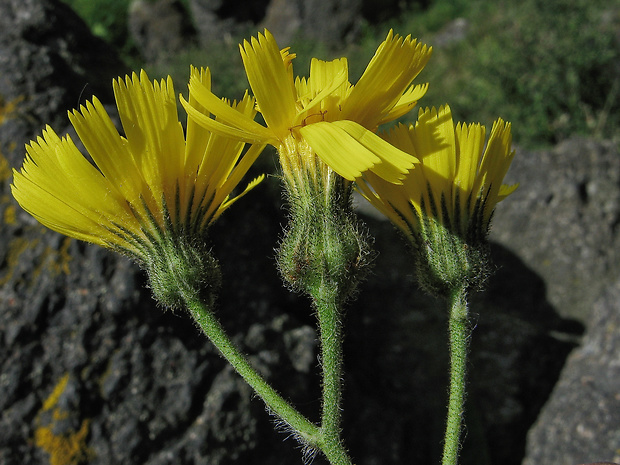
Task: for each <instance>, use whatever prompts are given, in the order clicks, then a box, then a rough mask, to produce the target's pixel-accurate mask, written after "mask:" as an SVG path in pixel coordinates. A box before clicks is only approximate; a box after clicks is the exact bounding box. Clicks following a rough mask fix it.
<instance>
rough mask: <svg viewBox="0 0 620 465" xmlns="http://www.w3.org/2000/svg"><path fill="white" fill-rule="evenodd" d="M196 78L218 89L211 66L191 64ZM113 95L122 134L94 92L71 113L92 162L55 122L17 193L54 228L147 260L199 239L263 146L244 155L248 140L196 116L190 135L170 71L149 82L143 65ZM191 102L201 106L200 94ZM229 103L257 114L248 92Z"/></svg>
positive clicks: (31, 155) (17, 182) (18, 177)
mask: <svg viewBox="0 0 620 465" xmlns="http://www.w3.org/2000/svg"><path fill="white" fill-rule="evenodd" d="M191 75H192V79H193V80H194V81H195V82H200V83H201V85H202V86H204V88H205V89H208V88H209V87H210V80H211V79H210V75H209V73H208V71H206V70H197V69H192V71H191ZM114 94H115V98H116V103H117V106H118V112H119V115H120V120H121V123H122V126H123V131H124V136H121V135H119V133H118V131H117V129H116V128H115V126H114V123H113V122H112V120H111V119H110V117H109V116H108V114H107V112H106V110H105V109H104V107H103V105H102V104H101V102H100V101H99V100H98V99H97V98H94V99H93V101H92V102H88V103H86V105H85V106H82V107H81V108H80V111H73V112H71V113H70V114H69V118H70V120H71V123H72V124H73V126H74V128H75V130H76V132H77V134H78V136H79V138H80V140H81V141H82V143H83V145H84V147H85V149H86V150H87V151H88V154H89V155H90V159H88V158H86V157H85V156H84V155H83V154H82V153H81V152H80V150H79V149H78V148H77V146H76V145H75V143H74V142H73V141H72V139H71V137H70V136H68V135H67V136H65V137H62V138H61V137H59V136H58V135H56V133H55V132H54V131H53V130H52V129H51V128H50V127H49V126H48V127H47V128H46V129H45V130H44V131H43V135H42V136H40V137H38V138H37V140H36V141H33V142H31V143H30V145H28V146H27V147H26V150H27V155H26V159H25V161H24V165H23V168H22V170H21V171H15V170H14V180H13V185H12V191H13V195H14V196H15V198H16V199H17V201H18V202H19V204H20V205H21V206H22V207H23V208H24V209H25V210H26V211H27V212H29V213H30V214H32V215H33V216H34V217H35V218H36V219H37V220H38V221H39V222H41V223H42V224H43V225H45V226H47V227H49V228H50V229H53V230H55V231H58V232H60V233H63V234H66V235H67V236H71V237H75V238H77V239H81V240H85V241H88V242H93V243H95V244H98V245H101V246H104V247H107V248H110V249H114V250H117V251H120V252H122V253H125V254H127V255H129V256H132V257H133V258H135V259H137V260H138V261H140V262H145V261H148V260H149V256H150V255H151V254H152V251H153V249H161V247H162V244H163V243H165V242H167V241H168V242H174V241H177V240H179V239H185V240H186V241H190V242H191V241H194V242H195V239H196V238H197V236H199V235H200V234H202V233H203V232H204V231H205V230H206V228H207V226H208V225H209V224H211V223H212V222H213V221H215V219H217V218H218V216H219V215H220V214H221V213H222V212H223V211H224V210H225V209H226V208H228V207H229V206H230V205H231V204H232V202H234V201H235V200H236V199H237V198H239V196H237V197H236V198H231V197H230V194H231V192H232V190H233V189H234V188H235V187H236V186H237V184H238V183H239V181H240V180H241V178H242V177H243V175H244V174H245V173H246V172H247V170H248V169H249V167H250V165H251V164H252V163H253V161H254V160H255V159H256V157H257V156H258V155H259V153H260V152H261V150H262V148H263V147H264V145H262V144H257V145H252V146H251V147H250V148H249V149H248V150H247V152H246V153H245V155H244V156H242V150H243V149H244V145H245V144H244V143H243V142H239V141H234V140H231V139H230V138H223V137H220V136H218V135H215V134H212V133H210V132H208V131H207V130H205V129H204V128H203V127H202V126H199V125H197V124H195V123H194V122H193V121H191V120H190V121H189V122H188V125H187V134H184V131H183V127H182V125H181V123H180V122H179V119H178V115H177V106H176V98H175V92H174V89H173V84H172V80H171V79H170V77H168V79H167V80H162V81H161V82H157V81H155V82H151V81H149V79H148V76H147V75H146V73H145V72H144V71H142V72H141V74H140V77H138V76H137V75H136V74H135V73H134V74H133V75H132V76H131V77H129V76H127V77H126V78H125V80H122V79H120V78H119V79H118V80H115V81H114ZM189 100H190V102H191V103H192V105H195V106H197V107H199V104H198V103H197V102H196V101H195V97H194V95H193V92H191V93H190V96H189ZM222 105H225V106H226V107H227V108H229V109H230V111H231V112H234V113H237V114H239V115H242V116H243V117H244V118H247V119H251V118H253V117H254V115H255V109H254V101H253V99H252V98H250V97H249V96H247V95H246V96H245V97H244V98H243V100H242V101H240V102H238V103H236V102H234V103H232V104H231V105H229V104H228V103H227V102H222ZM259 181H260V179H256V180H254V181H252V182H251V183H250V185H248V187H247V188H246V191H244V193H245V192H247V190H248V189H250V188H252V187H254V186H255V185H256V184H257V183H258V182H259ZM192 238H193V239H192Z"/></svg>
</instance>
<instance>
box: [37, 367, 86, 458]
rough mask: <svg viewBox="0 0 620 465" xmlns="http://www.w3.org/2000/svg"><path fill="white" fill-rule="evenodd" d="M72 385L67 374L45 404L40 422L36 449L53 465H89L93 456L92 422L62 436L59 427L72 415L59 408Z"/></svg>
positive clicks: (62, 433) (40, 413)
mask: <svg viewBox="0 0 620 465" xmlns="http://www.w3.org/2000/svg"><path fill="white" fill-rule="evenodd" d="M68 382H69V374H68V373H67V374H66V375H65V376H63V377H62V378H61V379H60V380H59V381H58V383H57V384H56V386H55V387H54V390H53V391H52V393H51V394H50V395H49V396H48V398H47V399H45V401H44V402H43V407H42V408H41V410H40V411H39V415H38V416H37V420H36V422H37V428H36V430H35V432H34V441H35V445H36V446H37V447H39V448H41V449H43V450H44V451H45V452H47V453H48V454H49V458H50V459H49V463H50V465H78V464H81V463H86V462H88V460H89V459H90V458H91V457H92V454H93V453H92V451H91V450H90V448H89V447H88V445H87V442H86V440H87V437H88V433H89V427H90V420H88V419H86V420H83V421H82V424H81V426H80V428H79V429H78V430H77V431H75V430H73V429H67V430H66V431H63V432H60V430H62V428H57V427H56V426H57V425H56V422H58V421H62V420H65V419H67V418H68V417H69V415H70V412H68V411H66V410H64V409H62V408H61V407H59V406H58V401H59V399H60V397H61V395H62V394H63V392H64V391H65V389H66V388H67V383H68ZM46 412H51V417H49V416H45V415H43V414H44V413H46ZM43 418H45V420H44V419H43Z"/></svg>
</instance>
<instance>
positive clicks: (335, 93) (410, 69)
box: [182, 31, 431, 185]
mask: <svg viewBox="0 0 620 465" xmlns="http://www.w3.org/2000/svg"><path fill="white" fill-rule="evenodd" d="M240 50H241V56H242V59H243V63H244V66H245V70H246V74H247V77H248V81H249V83H250V86H251V87H252V91H253V92H254V95H255V97H256V101H257V106H258V110H259V111H260V112H261V114H262V116H263V118H264V120H265V122H266V127H265V126H263V125H261V124H259V123H257V122H255V121H254V120H253V119H252V118H250V117H248V116H245V115H240V114H239V113H238V112H233V111H232V110H231V109H230V108H229V107H227V106H226V105H224V104H222V103H221V101H220V99H219V98H217V97H216V96H215V95H213V94H212V93H211V91H210V90H209V89H208V87H206V86H204V85H202V84H201V83H200V82H199V80H198V79H196V78H193V79H191V80H190V89H191V91H192V92H193V94H194V96H195V101H196V102H197V103H198V104H199V105H202V107H204V108H205V109H206V110H207V111H208V112H211V113H213V114H214V115H216V116H217V118H218V119H219V121H217V120H214V119H212V118H210V117H209V114H208V113H206V112H205V111H201V109H200V108H198V105H196V104H192V103H191V102H189V103H188V102H185V101H182V103H183V105H184V106H185V108H186V110H187V111H188V114H189V116H190V118H192V119H195V121H196V122H197V123H198V124H201V125H202V126H204V127H205V128H207V129H209V130H211V131H214V132H217V133H219V134H222V135H227V136H229V137H233V138H237V139H239V140H243V141H246V142H251V143H260V144H271V145H273V146H275V147H276V148H277V149H278V152H279V154H280V161H281V164H282V169H283V172H284V175H285V178H286V179H287V181H289V183H290V182H293V183H294V184H295V185H300V183H301V184H303V182H304V177H305V176H307V175H310V176H311V177H312V176H321V174H323V175H325V176H328V172H329V169H331V170H333V171H335V172H336V173H338V174H339V175H340V176H342V177H343V178H345V179H346V180H348V181H353V180H355V179H357V178H359V177H361V176H362V173H364V172H366V171H367V170H370V171H372V172H374V173H376V174H377V175H378V176H380V177H381V178H383V179H386V180H387V181H389V182H396V183H398V182H400V180H401V179H402V178H403V176H404V174H405V173H406V172H407V171H408V170H409V169H410V168H411V167H412V166H413V163H414V162H415V159H413V158H412V157H411V156H409V155H407V154H405V153H403V152H402V151H401V150H398V149H396V148H394V147H393V146H391V145H389V144H388V143H386V142H385V141H384V140H382V139H381V138H380V137H379V136H377V135H376V134H375V132H376V130H377V128H378V127H379V125H381V124H383V123H386V122H388V121H392V120H394V119H396V118H398V117H400V116H402V115H404V114H405V113H407V112H408V111H409V110H411V109H412V108H413V107H414V105H415V104H416V103H417V101H418V99H419V98H420V97H422V96H423V95H424V94H425V93H426V90H427V87H428V85H427V84H424V85H416V86H414V85H412V84H411V83H412V81H413V79H414V78H415V77H416V76H417V75H418V73H419V72H420V71H421V70H422V69H423V68H424V66H425V64H426V62H427V61H428V59H429V57H430V54H431V49H430V48H427V47H426V46H425V45H424V46H423V45H421V44H419V43H417V41H416V40H415V39H411V37H410V36H407V37H406V38H402V37H400V36H398V35H394V34H393V33H392V31H390V33H389V34H388V36H387V38H386V39H385V41H384V42H383V43H382V44H381V45H380V46H379V48H378V49H377V51H376V53H375V56H374V57H373V58H372V60H371V61H370V63H369V65H368V67H367V68H366V71H365V72H364V73H363V75H362V76H361V78H360V79H359V81H358V82H357V84H355V85H352V84H350V83H349V80H348V79H349V77H348V63H347V60H346V58H340V59H337V60H333V61H328V62H326V61H322V60H318V59H313V60H312V63H311V65H310V76H309V78H302V77H294V74H293V69H292V60H293V58H295V55H294V54H291V53H289V49H288V48H286V49H283V50H280V49H279V47H278V45H277V43H276V41H275V39H274V38H273V36H272V35H271V34H270V33H269V31H265V33H264V34H259V35H258V38H254V37H253V38H252V39H251V42H248V41H245V42H244V43H243V45H240ZM317 157H318V159H317ZM328 167H329V168H328Z"/></svg>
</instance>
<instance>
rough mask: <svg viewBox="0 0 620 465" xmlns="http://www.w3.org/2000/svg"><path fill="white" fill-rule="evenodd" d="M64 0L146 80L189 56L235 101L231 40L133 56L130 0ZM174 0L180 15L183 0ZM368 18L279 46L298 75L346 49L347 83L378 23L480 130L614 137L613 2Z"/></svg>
mask: <svg viewBox="0 0 620 465" xmlns="http://www.w3.org/2000/svg"><path fill="white" fill-rule="evenodd" d="M64 1H65V2H66V3H68V4H69V5H70V6H71V7H73V9H74V10H75V11H76V12H77V13H78V14H79V15H80V16H82V17H83V18H84V20H85V21H86V22H87V23H88V24H89V25H90V27H91V28H92V30H93V32H94V33H95V34H96V35H98V36H100V37H102V38H104V39H105V40H107V41H108V42H110V43H111V44H113V45H114V46H115V47H116V48H118V50H119V51H120V53H121V54H122V56H123V58H124V59H125V61H126V62H127V64H128V65H129V66H130V67H131V68H134V69H138V68H140V67H144V68H145V69H147V71H149V74H150V75H151V77H152V78H155V77H163V76H165V75H168V74H170V75H172V77H173V78H174V79H175V83H176V85H177V90H179V91H183V90H184V89H183V87H184V85H183V84H181V83H183V82H184V81H185V80H186V79H187V77H188V68H189V64H194V65H196V66H209V67H210V68H211V69H212V71H213V79H214V84H213V85H214V90H215V92H216V93H217V94H219V95H221V96H226V97H229V98H239V97H240V96H242V94H243V91H244V90H245V89H246V87H247V81H246V80H245V77H244V73H243V68H242V65H241V59H240V58H239V53H238V48H237V43H238V42H239V41H240V40H242V39H243V37H232V38H228V40H226V41H224V42H223V43H222V44H218V46H216V47H200V46H198V45H196V43H190V44H188V47H187V50H186V51H185V52H183V53H180V54H177V55H175V56H174V57H172V58H171V59H169V60H167V61H166V62H159V63H155V64H153V63H144V62H142V61H141V59H140V57H139V54H138V53H137V50H136V48H135V46H134V45H133V44H132V42H131V37H130V36H129V34H128V32H127V30H128V28H127V19H128V8H129V5H130V3H131V0H64ZM380 3H381V2H379V1H378V0H377V4H378V5H380ZM182 4H183V5H184V7H185V8H186V11H187V12H188V17H191V14H190V9H189V6H188V0H184V1H183V2H182ZM374 17H375V18H378V20H377V21H374V22H372V23H371V22H370V21H366V23H365V24H364V26H363V28H362V34H361V36H360V38H359V40H358V41H356V43H355V44H349V45H346V46H342V47H339V46H338V44H322V43H319V42H311V41H309V40H297V41H293V43H291V44H281V45H282V46H285V45H291V46H292V49H293V50H294V51H295V52H296V53H297V56H298V59H297V60H296V63H295V65H296V72H297V73H298V74H307V69H308V64H309V61H310V57H312V56H317V57H319V58H323V59H331V58H334V57H337V56H342V55H346V56H347V57H348V58H349V61H350V68H351V81H352V82H355V80H356V79H357V78H358V77H359V75H361V73H362V72H363V69H364V67H365V65H366V64H367V63H368V60H369V59H370V57H371V56H372V54H373V53H374V51H375V50H376V47H377V45H378V44H379V43H380V42H381V41H382V40H383V39H384V37H385V34H386V33H387V31H388V30H389V29H390V28H393V29H394V30H395V31H396V32H398V33H400V34H404V35H407V34H409V33H411V34H412V36H414V37H418V38H419V39H420V40H422V41H424V42H426V43H428V44H429V45H433V47H434V54H433V57H432V58H431V61H430V62H429V64H428V65H427V67H426V69H425V70H424V71H423V74H422V75H421V76H420V77H419V78H418V82H423V81H426V80H428V81H429V82H430V83H431V86H430V89H429V92H428V94H427V96H426V97H425V98H424V99H423V100H422V101H421V102H420V105H421V106H439V105H442V104H444V103H449V104H450V106H451V107H452V110H453V113H454V114H455V115H456V117H457V118H458V119H459V120H461V121H467V122H474V121H480V122H482V123H484V124H486V125H487V127H489V128H490V125H491V124H492V122H493V121H494V120H495V119H496V118H497V117H498V116H501V117H502V118H504V119H506V120H508V121H511V122H512V123H513V132H514V135H515V141H516V142H517V143H518V144H519V145H521V146H525V147H528V148H533V147H541V146H549V145H552V144H555V143H557V142H558V141H560V140H563V139H566V138H568V137H570V136H572V135H589V136H591V137H595V138H607V139H613V140H616V141H618V140H620V111H619V110H620V0H611V1H610V0H522V1H520V2H508V1H491V0H430V1H429V0H426V1H420V0H418V1H414V2H409V3H407V6H406V7H403V8H402V9H401V11H400V14H399V15H398V17H397V18H384V17H382V15H374ZM459 24H460V25H461V29H458V25H459ZM455 30H456V32H455ZM459 31H461V32H462V34H460V33H459ZM247 33H248V35H250V34H255V33H256V31H248V32H247ZM451 34H452V35H453V37H452V38H451ZM459 34H460V35H459ZM415 116H416V115H415V114H411V115H409V116H408V118H409V120H411V119H415Z"/></svg>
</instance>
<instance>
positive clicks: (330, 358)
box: [314, 281, 351, 465]
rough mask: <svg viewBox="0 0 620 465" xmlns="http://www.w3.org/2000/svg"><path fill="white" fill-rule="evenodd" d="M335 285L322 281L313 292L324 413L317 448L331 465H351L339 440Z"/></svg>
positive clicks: (339, 362)
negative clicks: (318, 339) (321, 373)
mask: <svg viewBox="0 0 620 465" xmlns="http://www.w3.org/2000/svg"><path fill="white" fill-rule="evenodd" d="M337 287H338V286H337V285H333V284H326V283H325V282H324V281H322V282H321V284H320V285H319V287H318V289H317V290H316V294H317V296H316V298H315V299H314V304H315V306H316V310H317V314H318V319H319V328H320V338H321V365H322V369H323V410H322V412H321V433H322V437H321V442H320V448H321V450H323V452H324V453H325V455H326V457H327V458H328V460H329V462H330V463H331V464H334V465H336V464H338V465H350V464H351V459H350V458H349V456H348V454H347V451H346V450H345V448H344V446H343V445H342V442H341V440H340V419H341V408H340V401H341V398H342V331H341V322H340V309H339V307H338V290H337Z"/></svg>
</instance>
